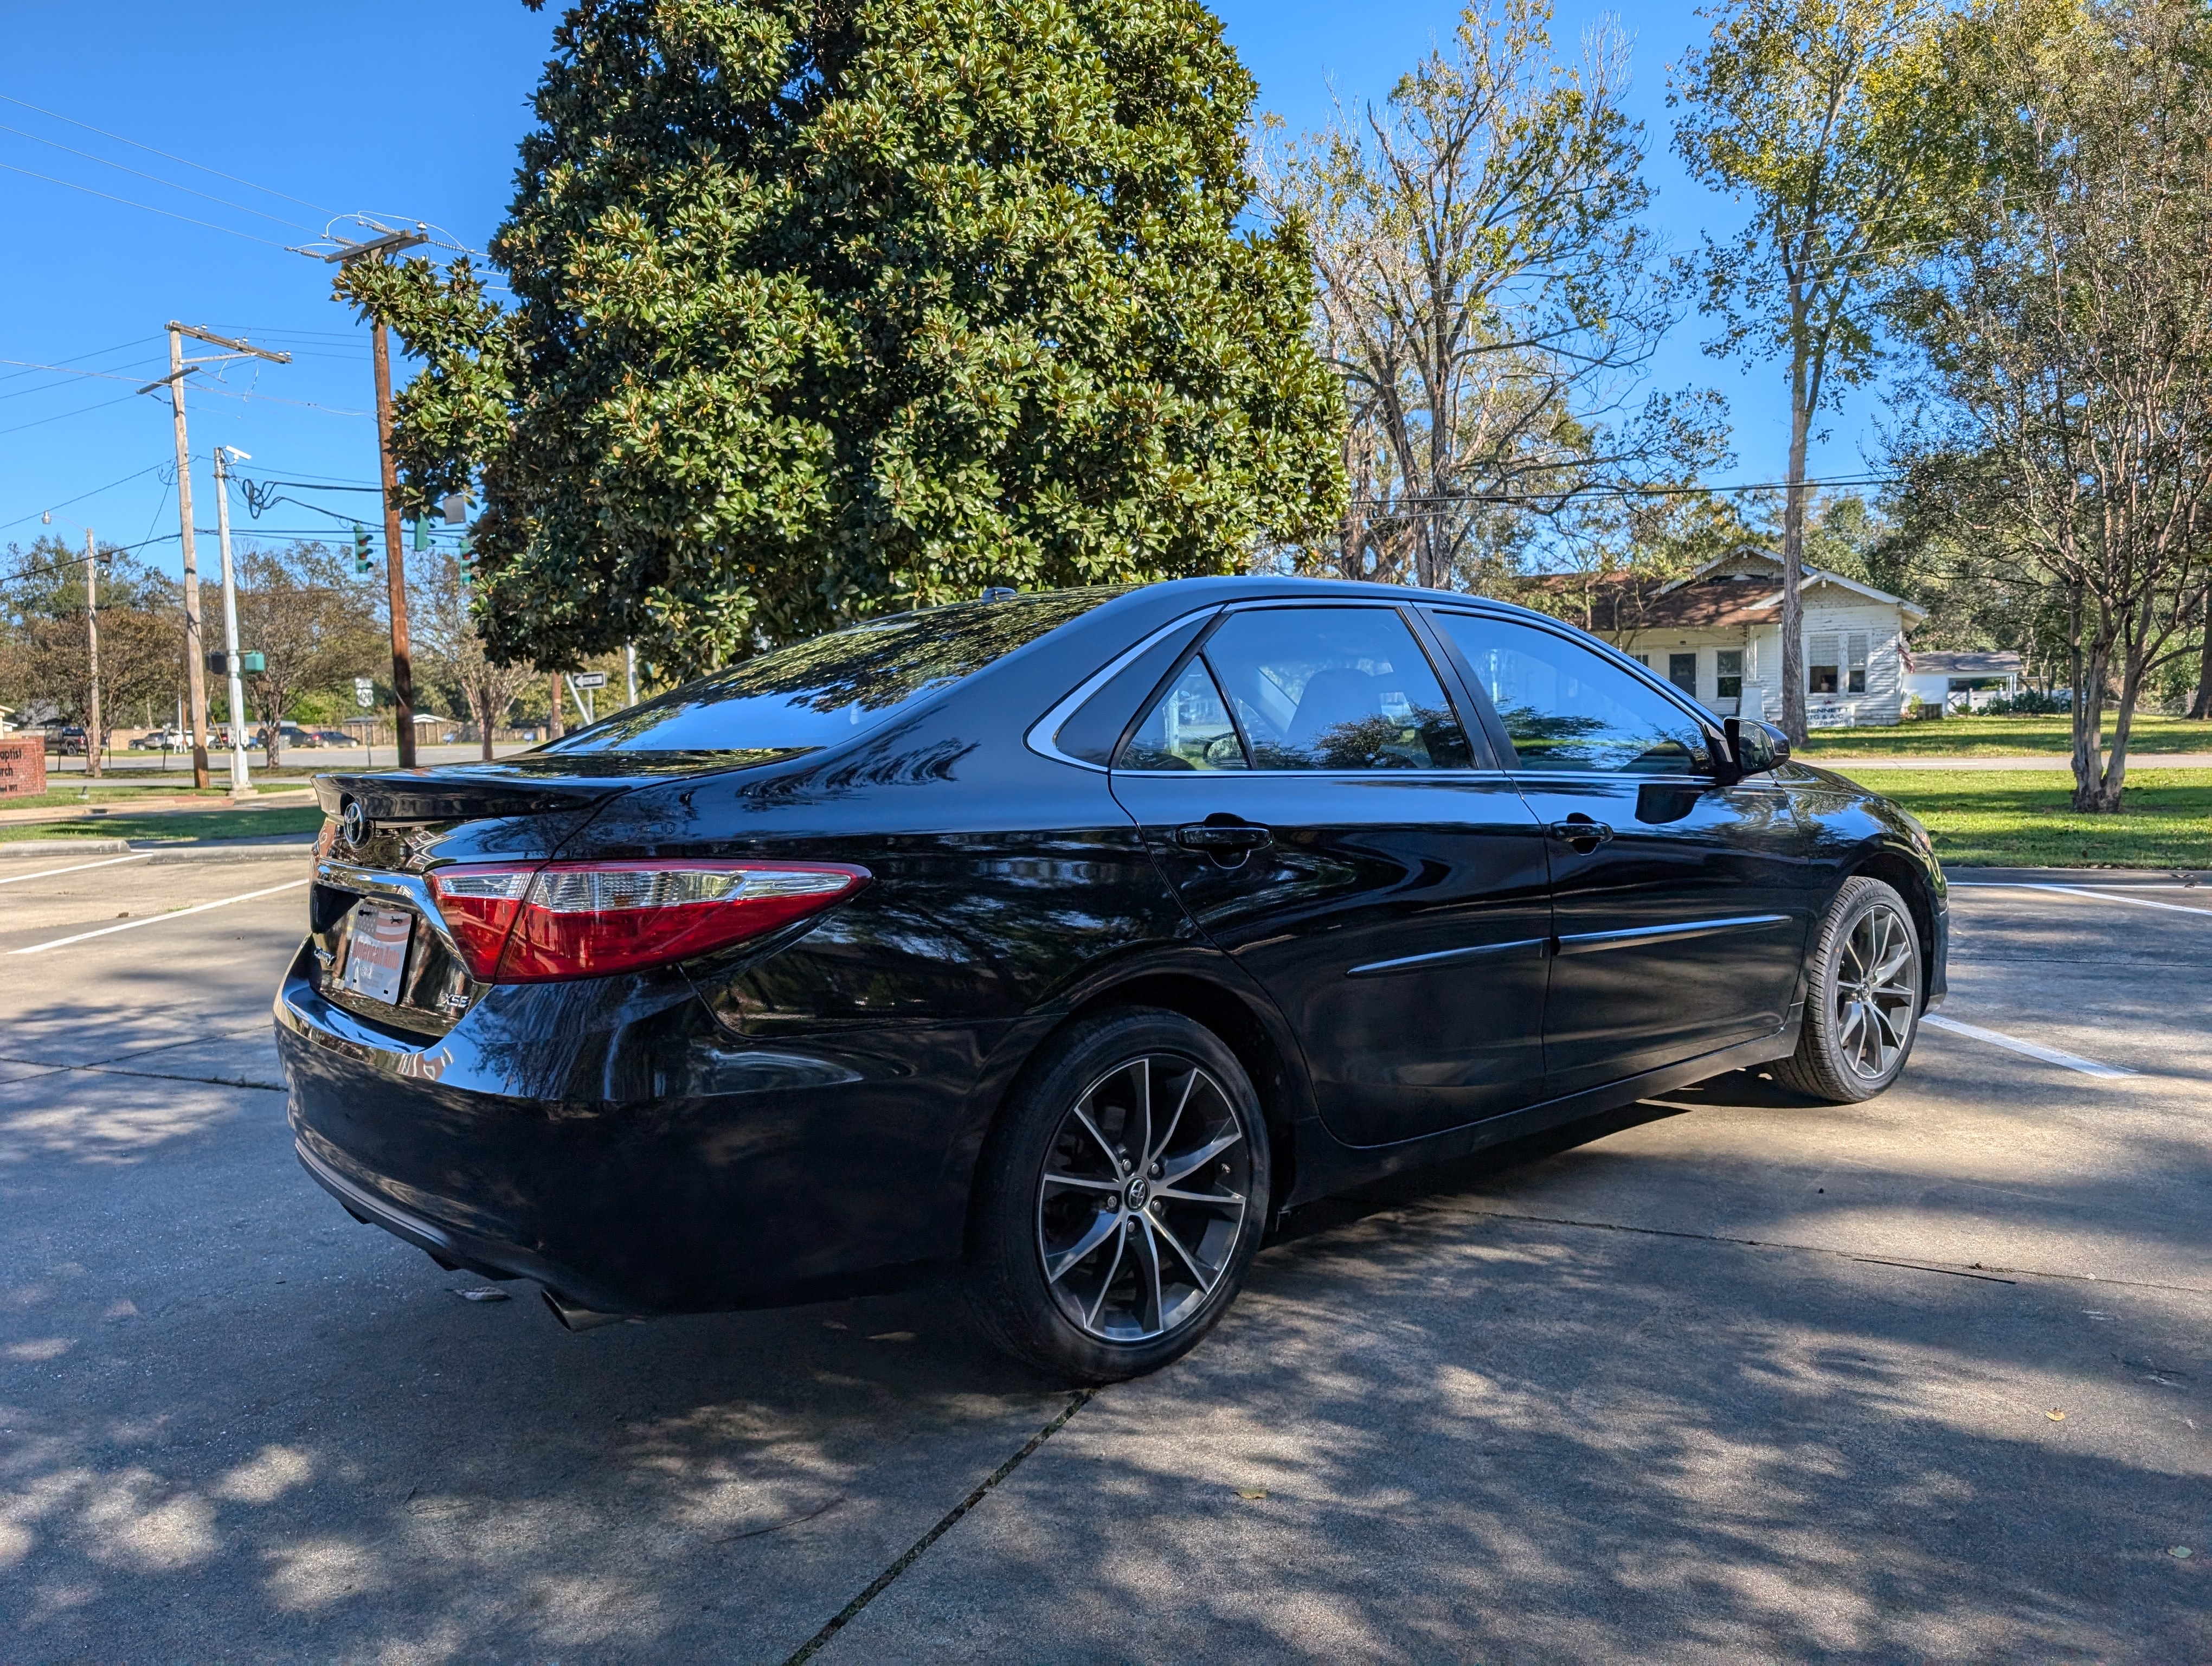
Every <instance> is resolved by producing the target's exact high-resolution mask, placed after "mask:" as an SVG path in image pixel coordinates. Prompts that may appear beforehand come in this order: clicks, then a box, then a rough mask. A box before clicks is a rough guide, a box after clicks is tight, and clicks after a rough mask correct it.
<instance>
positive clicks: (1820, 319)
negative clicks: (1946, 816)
mask: <svg viewBox="0 0 2212 1666" xmlns="http://www.w3.org/2000/svg"><path fill="white" fill-rule="evenodd" d="M1940 21H1941V13H1940V10H1939V9H1938V8H1937V6H1936V3H1935V0H1736V3H1734V4H1731V5H1729V6H1728V7H1727V8H1726V9H1724V10H1723V11H1722V12H1721V14H1720V15H1719V19H1718V21H1717V22H1716V23H1715V24H1714V26H1713V33H1712V39H1711V41H1710V43H1709V44H1708V45H1707V46H1706V47H1705V50H1704V51H1703V52H1693V53H1692V54H1691V55H1690V57H1689V58H1687V59H1686V61H1685V63H1684V64H1683V65H1682V67H1681V69H1680V72H1679V73H1678V75H1677V76H1676V78H1675V80H1674V85H1673V87H1672V88H1671V89H1670V90H1669V92H1668V104H1670V105H1677V106H1682V107H1683V110H1684V113H1683V115H1682V117H1681V119H1680V121H1679V122H1678V123H1677V124H1676V125H1675V129H1674V148H1675V149H1676V151H1677V152H1678V153H1679V154H1680V156H1681V158H1682V160H1683V161H1684V163H1685V164H1686V165H1687V167H1688V168H1689V170H1690V173H1691V174H1692V177H1693V178H1695V179H1698V180H1699V181H1700V182H1702V183H1703V184H1705V185H1708V186H1710V187H1711V188H1713V189H1715V190H1717V191H1724V192H1728V193H1729V195H1731V196H1734V197H1737V198H1748V199H1749V201H1750V203H1751V205H1752V215H1751V219H1750V221H1749V222H1748V223H1747V224H1746V226H1745V227H1744V228H1743V230H1742V231H1741V232H1740V233H1739V234H1736V235H1735V236H1734V237H1731V238H1729V239H1727V240H1720V239H1716V238H1713V237H1711V236H1710V235H1709V236H1708V237H1707V238H1706V239H1705V311H1707V312H1708V313H1713V314H1716V315H1717V316H1718V317H1719V318H1720V319H1722V320H1723V325H1724V326H1725V327H1724V329H1723V333H1722V335H1721V336H1720V337H1719V339H1718V340H1717V341H1715V342H1713V343H1711V344H1709V346H1708V349H1707V350H1708V351H1711V352H1715V353H1749V354H1753V355H1757V356H1762V357H1763V356H1770V355H1779V356H1781V357H1783V358H1784V360H1785V361H1786V362H1787V363H1788V365H1789V378H1790V445H1789V462H1788V467H1787V479H1786V487H1785V490H1786V493H1787V496H1786V498H1785V500H1784V512H1783V526H1782V726H1783V727H1784V729H1786V730H1787V731H1788V732H1789V733H1790V738H1791V739H1794V740H1798V741H1802V740H1803V739H1804V738H1805V663H1804V660H1805V648H1804V604H1803V600H1802V584H1803V579H1804V530H1805V456H1806V450H1807V447H1808V444H1809V442H1810V441H1811V438H1812V433H1813V423H1814V418H1815V417H1817V416H1818V414H1819V413H1820V411H1821V410H1823V409H1824V408H1825V407H1826V405H1827V404H1832V403H1833V402H1834V400H1835V399H1836V398H1837V397H1838V390H1839V389H1841V388H1844V387H1847V386H1852V385H1854V384H1856V383H1858V382H1861V381H1863V380H1865V379H1866V377H1867V376H1868V375H1869V374H1870V372H1871V370H1872V368H1873V365H1874V362H1875V353H1876V346H1877V342H1876V337H1875V323H1876V314H1877V311H1878V309H1879V307H1880V305H1881V301H1882V299H1883V297H1884V295H1885V294H1886V293H1887V290H1888V289H1889V286H1890V284H1891V283H1892V281H1893V278H1894V277H1896V276H1897V275H1898V274H1899V272H1900V271H1902V270H1903V269H1904V268H1905V266H1906V265H1907V264H1910V263H1911V261H1912V260H1913V259H1914V258H1916V257H1917V256H1919V255H1920V254H1922V253H1923V252H1924V251H1925V250H1926V249H1927V248H1928V247H1929V245H1930V243H1931V242H1932V241H1934V240H1939V239H1940V238H1941V237H1942V236H1943V235H1944V234H1947V233H1948V230H1949V228H1950V224H1951V220H1950V215H1951V211H1952V208H1953V197H1954V192H1957V191H1958V190H1959V189H1960V181H1961V179H1962V178H1963V177H1964V176H1965V171H1966V168H1967V167H1970V165H1971V161H1972V158H1971V155H1970V153H1969V152H1968V150H1967V148H1966V146H1964V145H1962V144H1960V143H1959V140H1958V135H1959V131H1960V109H1959V100H1958V99H1957V97H1956V96H1955V93H1954V87H1953V83H1952V82H1951V80H1950V78H1948V76H1946V75H1945V73H1944V70H1943V65H1942V58H1941V46H1940V27H1939V26H1940Z"/></svg>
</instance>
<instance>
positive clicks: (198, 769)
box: [139, 324, 208, 792]
mask: <svg viewBox="0 0 2212 1666" xmlns="http://www.w3.org/2000/svg"><path fill="white" fill-rule="evenodd" d="M190 374H191V370H190V368H188V367H187V366H186V365H185V340H184V331H183V328H182V326H180V325H176V324H171V325H169V374H168V375H167V376H166V377H165V378H163V380H162V382H155V383H153V384H152V386H155V387H159V386H162V385H163V382H166V383H167V386H168V390H169V413H170V417H171V421H172V426H173V428H174V429H176V435H177V531H178V534H179V536H180V537H181V538H183V539H184V548H185V691H186V693H187V695H188V696H189V698H190V702H191V722H192V785H193V786H194V787H198V788H199V789H200V790H202V791H203V792H204V791H205V790H206V789H207V784H208V745H207V660H206V658H205V656H204V654H202V653H201V651H200V569H199V562H198V560H197V556H195V554H194V552H193V550H192V450H191V442H190V441H188V440H187V439H186V438H185V377H186V376H188V375H190ZM139 391H140V392H145V390H144V389H143V388H141V389H140V390H139Z"/></svg>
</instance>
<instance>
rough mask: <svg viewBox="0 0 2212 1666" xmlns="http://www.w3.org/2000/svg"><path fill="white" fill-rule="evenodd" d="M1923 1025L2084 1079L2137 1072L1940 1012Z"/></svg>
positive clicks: (1926, 1014) (2114, 1077) (1924, 1017)
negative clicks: (2015, 1054)
mask: <svg viewBox="0 0 2212 1666" xmlns="http://www.w3.org/2000/svg"><path fill="white" fill-rule="evenodd" d="M1920 1022H1921V1023H1922V1024H1923V1025H1928V1026H1929V1027H1930V1028H1932V1029H1936V1030H1948V1031H1950V1032H1951V1033H1952V1034H1953V1035H1954V1036H1965V1037H1969V1038H1970V1039H1972V1040H1974V1041H1978V1042H1987V1043H1989V1044H1990V1046H1992V1047H2008V1048H2010V1049H2012V1050H2013V1051H2014V1052H2015V1053H2025V1054H2027V1056H2028V1057H2029V1058H2031V1059H2040V1060H2042V1061H2044V1063H2045V1064H2057V1065H2063V1066H2065V1067H2066V1068H2067V1069H2069V1070H2078V1071H2080V1072H2081V1073H2082V1074H2083V1075H2084V1076H2095V1077H2097V1078H2099V1079H2100V1080H2104V1081H2108V1082H2116V1081H2119V1080H2121V1079H2124V1078H2125V1077H2129V1076H2132V1075H2135V1074H2136V1072H2134V1071H2132V1070H2123V1069H2122V1068H2121V1067H2119V1066H2118V1065H2116V1064H2099V1063H2098V1062H2097V1061H2095V1060H2094V1059H2085V1058H2083V1057H2082V1056H2081V1055H2080V1054H2078V1053H2067V1052H2063V1051H2061V1050H2060V1049H2057V1048H2056V1047H2045V1046H2044V1045H2043V1044H2042V1043H2039V1042H2031V1041H2022V1040H2021V1038H2020V1037H2017V1036H2008V1035H2006V1034H2005V1033H2004V1032H2003V1031H2001V1030H1984V1029H1983V1028H1982V1027H1981V1025H1978V1024H1961V1023H1960V1022H1959V1020H1958V1019H1956V1018H1945V1017H1944V1016H1943V1015H1942V1013H1941V1012H1923V1013H1922V1014H1921V1015H1920Z"/></svg>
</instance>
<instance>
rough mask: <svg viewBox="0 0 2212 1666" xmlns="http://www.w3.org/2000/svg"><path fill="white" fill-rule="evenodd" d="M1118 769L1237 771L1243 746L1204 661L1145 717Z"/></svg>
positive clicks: (1193, 662)
mask: <svg viewBox="0 0 2212 1666" xmlns="http://www.w3.org/2000/svg"><path fill="white" fill-rule="evenodd" d="M1116 763H1117V767H1119V768H1121V769H1243V768H1244V767H1245V762H1244V746H1243V742H1242V741H1240V740H1239V739H1237V726H1236V725H1235V724H1234V723H1232V722H1231V721H1229V708H1228V705H1227V704H1226V703H1225V702H1224V701H1223V700H1222V698H1221V690H1219V689H1218V688H1216V687H1215V686H1214V683H1213V675H1212V672H1209V671H1207V670H1206V661H1205V660H1202V659H1194V660H1191V662H1190V663H1189V664H1188V665H1187V666H1184V667H1183V668H1182V675H1180V676H1179V677H1177V678H1176V679H1175V681H1174V682H1172V683H1170V684H1168V689H1167V692H1166V693H1164V694H1163V695H1162V696H1160V697H1159V698H1158V700H1157V701H1155V702H1153V704H1152V710H1150V711H1149V712H1147V713H1146V714H1145V721H1143V722H1141V723H1139V725H1138V726H1137V732H1136V733H1134V734H1133V735H1131V736H1130V737H1129V741H1128V744H1127V745H1125V746H1124V747H1122V748H1121V757H1120V758H1119V759H1118V760H1116Z"/></svg>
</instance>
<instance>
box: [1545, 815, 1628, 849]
mask: <svg viewBox="0 0 2212 1666" xmlns="http://www.w3.org/2000/svg"><path fill="white" fill-rule="evenodd" d="M1552 836H1553V838H1555V839H1563V840H1565V842H1567V843H1569V844H1571V845H1572V846H1574V848H1576V849H1577V850H1578V851H1580V852H1582V854H1584V855H1585V856H1587V855H1588V854H1589V853H1590V852H1591V851H1593V850H1595V849H1596V848H1598V847H1599V846H1600V845H1601V844H1603V843H1604V842H1606V841H1607V839H1610V838H1611V837H1612V836H1613V830H1612V829H1611V828H1609V827H1607V825H1606V824H1604V823H1603V822H1594V821H1592V820H1590V819H1589V818H1588V817H1586V816H1585V817H1583V818H1579V819H1577V818H1572V817H1571V818H1568V819H1567V820H1565V821H1563V822H1553V824H1552Z"/></svg>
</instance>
